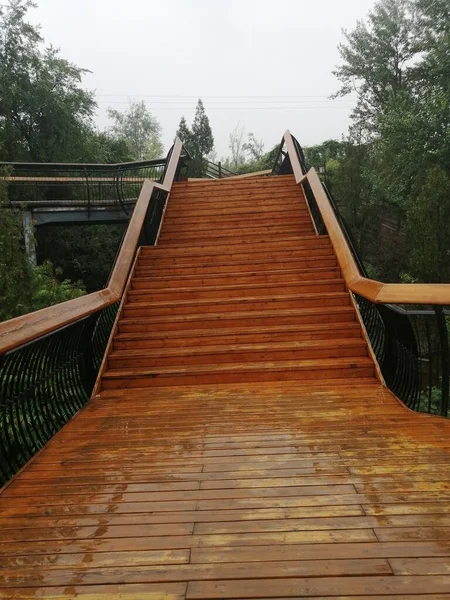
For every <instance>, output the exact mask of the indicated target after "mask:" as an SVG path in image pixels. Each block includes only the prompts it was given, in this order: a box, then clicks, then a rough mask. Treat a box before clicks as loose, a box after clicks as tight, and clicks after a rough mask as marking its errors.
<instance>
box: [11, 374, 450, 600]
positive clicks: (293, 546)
mask: <svg viewBox="0 0 450 600" xmlns="http://www.w3.org/2000/svg"><path fill="white" fill-rule="evenodd" d="M449 459H450V423H448V422H447V421H444V420H443V419H440V418H438V417H428V416H422V415H417V414H414V413H412V412H410V411H408V410H407V409H405V408H404V407H403V406H402V405H401V404H400V403H399V401H398V400H397V399H396V398H395V397H394V396H393V395H392V394H391V393H390V392H389V391H388V390H386V388H384V387H383V386H382V385H381V384H380V383H378V381H376V380H375V379H374V378H371V379H366V380H364V379H361V380H358V381H355V382H354V383H347V382H345V381H341V382H340V383H338V384H336V385H333V382H332V381H322V382H320V383H316V384H314V385H313V384H308V385H303V386H302V385H301V384H298V383H295V382H280V383H276V382H272V383H257V384H249V383H245V384H239V385H223V386H206V385H205V386H190V387H172V388H146V389H136V390H111V391H107V390H106V391H103V392H101V394H100V395H99V396H98V397H97V398H95V399H94V400H93V401H91V403H90V404H89V405H88V406H87V407H86V408H85V409H84V410H83V411H82V412H81V413H80V414H79V415H78V416H77V417H76V418H75V419H74V420H73V421H72V422H71V423H69V424H68V425H67V426H66V427H65V428H64V429H63V430H62V431H61V432H59V433H58V434H57V435H56V436H55V438H54V439H53V440H52V441H51V442H50V443H49V444H48V446H47V447H46V448H45V449H44V451H43V452H41V453H40V454H39V455H38V456H37V457H36V458H35V459H34V460H33V461H31V462H30V463H29V464H28V466H27V467H26V468H25V469H24V470H23V471H22V473H21V474H20V475H19V476H18V477H17V478H16V479H15V480H14V481H13V482H12V483H11V484H10V485H9V486H8V487H7V488H5V489H4V491H3V493H2V494H0V527H1V531H2V535H1V540H0V565H1V570H0V598H2V599H5V600H6V599H8V600H9V599H25V598H28V599H31V598H52V599H56V598H83V599H88V600H93V599H95V600H100V599H101V598H120V599H121V600H137V599H141V598H142V599H143V600H146V599H152V600H154V599H156V598H158V599H159V598H170V599H172V600H174V599H184V598H190V599H197V598H224V599H225V598H227V599H231V598H234V599H236V598H340V599H342V598H349V599H350V598H356V599H361V598H372V597H373V598H374V599H375V598H380V597H384V598H398V599H399V600H400V599H402V600H404V599H406V598H411V599H412V598H415V599H417V598H428V599H439V598H442V599H443V598H448V597H449V596H450V592H449V590H450V516H449V515H450V460H449Z"/></svg>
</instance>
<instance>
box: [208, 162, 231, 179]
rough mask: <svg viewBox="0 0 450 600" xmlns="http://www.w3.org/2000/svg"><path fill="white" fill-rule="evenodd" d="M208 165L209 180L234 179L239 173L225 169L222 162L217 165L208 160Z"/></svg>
mask: <svg viewBox="0 0 450 600" xmlns="http://www.w3.org/2000/svg"><path fill="white" fill-rule="evenodd" d="M206 165H207V166H206V174H205V175H206V177H208V179H224V178H225V177H234V176H235V175H237V173H233V171H230V170H229V169H225V167H223V166H222V163H221V162H218V163H217V164H215V163H213V162H211V161H209V160H208V161H206Z"/></svg>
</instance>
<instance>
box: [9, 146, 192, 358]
mask: <svg viewBox="0 0 450 600" xmlns="http://www.w3.org/2000/svg"><path fill="white" fill-rule="evenodd" d="M182 148H183V144H182V142H181V141H180V140H179V139H178V138H177V139H176V141H175V144H174V147H173V151H172V154H171V157H170V160H169V164H168V166H167V170H166V174H165V176H164V181H163V183H162V184H160V183H157V182H155V181H152V180H150V179H146V180H145V181H144V184H143V186H142V189H141V192H140V194H139V198H138V199H137V202H136V205H135V207H134V211H133V214H132V216H131V219H130V222H129V224H128V228H127V232H126V234H125V237H124V240H123V243H122V246H121V248H120V252H119V254H118V256H117V260H116V263H115V265H114V268H113V270H112V273H111V277H110V280H109V282H108V286H107V287H106V288H105V289H103V290H100V291H98V292H93V293H92V294H87V295H86V296H81V297H80V298H76V299H74V300H68V301H67V302H61V303H60V304H56V305H55V306H49V307H48V308H43V309H42V310H38V311H35V312H32V313H29V314H27V315H22V316H20V317H16V318H15V319H10V320H9V321H5V322H4V323H0V354H5V353H6V352H9V351H11V350H13V349H14V348H18V347H20V346H23V345H25V344H28V343H30V342H32V341H33V340H35V339H38V338H40V337H43V336H44V335H47V334H49V333H51V332H52V331H56V330H57V329H61V328H62V327H66V326H67V325H70V324H71V323H74V322H75V321H78V320H79V319H83V318H85V317H88V316H89V315H92V314H94V313H96V312H98V311H99V310H102V309H104V308H106V307H108V306H110V305H111V304H114V303H115V302H117V301H119V300H120V299H121V297H122V295H123V292H124V290H125V285H126V283H127V278H128V274H129V272H130V269H131V265H132V263H133V258H134V255H135V253H136V248H137V245H138V242H139V237H140V234H141V230H142V227H143V224H144V220H145V216H146V214H147V209H148V206H149V203H150V199H151V196H152V193H153V190H154V189H160V190H163V191H165V192H168V193H170V190H171V188H172V184H173V181H174V179H175V175H176V171H177V167H178V163H179V160H180V157H181V152H182Z"/></svg>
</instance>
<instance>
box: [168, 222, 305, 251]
mask: <svg viewBox="0 0 450 600" xmlns="http://www.w3.org/2000/svg"><path fill="white" fill-rule="evenodd" d="M296 233H297V234H298V235H306V236H310V235H312V234H313V233H314V229H313V227H312V225H311V227H308V229H306V228H305V229H300V230H297V232H296ZM270 235H271V232H270V230H269V231H267V230H263V231H257V232H256V231H255V232H252V235H245V236H243V237H241V236H239V235H236V234H234V235H233V234H232V233H230V235H228V236H225V235H223V236H220V237H219V236H216V237H211V236H208V237H206V236H205V237H203V236H197V235H195V234H194V235H193V236H191V237H185V238H182V239H180V238H178V237H177V236H174V237H168V236H164V235H162V234H161V237H160V238H159V240H158V245H159V246H184V245H190V246H196V245H198V246H204V245H205V243H209V244H211V243H212V240H214V241H215V243H217V244H225V243H227V242H228V243H229V244H233V245H234V246H236V247H237V246H238V245H240V244H241V243H242V242H243V240H247V241H253V242H254V243H258V242H260V241H264V240H267V238H268V237H270Z"/></svg>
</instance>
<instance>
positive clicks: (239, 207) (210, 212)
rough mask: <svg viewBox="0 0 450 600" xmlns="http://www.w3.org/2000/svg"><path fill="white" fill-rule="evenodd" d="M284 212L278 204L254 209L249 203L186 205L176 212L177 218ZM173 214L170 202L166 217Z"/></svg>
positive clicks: (278, 213) (287, 203) (276, 213)
mask: <svg viewBox="0 0 450 600" xmlns="http://www.w3.org/2000/svg"><path fill="white" fill-rule="evenodd" d="M286 205H287V206H288V205H289V202H288V201H286ZM298 208H299V209H300V208H302V205H300V204H299V205H298ZM291 210H292V209H291ZM282 212H283V205H282V206H280V204H279V203H278V204H277V203H273V204H268V205H265V206H261V207H257V208H255V207H253V206H252V205H251V204H250V203H249V202H246V203H240V204H238V203H236V204H235V205H232V206H226V205H221V204H218V205H217V206H199V205H191V204H189V205H188V204H186V205H185V206H183V208H179V209H177V210H176V218H182V217H183V216H185V217H194V216H196V217H197V216H198V217H203V216H204V217H208V216H210V217H211V216H213V217H217V218H218V217H219V216H223V217H225V216H232V215H236V216H237V215H242V216H243V215H252V214H255V213H258V214H260V215H271V214H273V215H280V214H281V213H282ZM172 213H173V214H174V215H175V210H173V211H172V209H171V208H170V201H169V203H168V205H167V211H166V216H167V218H170V217H171V215H172Z"/></svg>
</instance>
